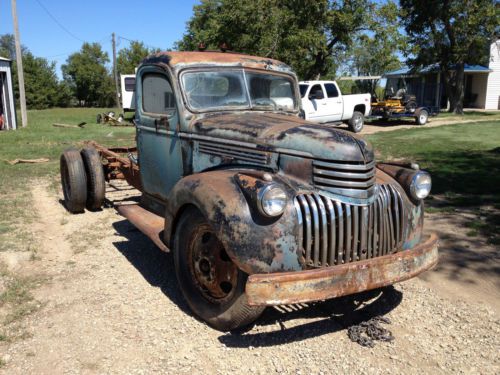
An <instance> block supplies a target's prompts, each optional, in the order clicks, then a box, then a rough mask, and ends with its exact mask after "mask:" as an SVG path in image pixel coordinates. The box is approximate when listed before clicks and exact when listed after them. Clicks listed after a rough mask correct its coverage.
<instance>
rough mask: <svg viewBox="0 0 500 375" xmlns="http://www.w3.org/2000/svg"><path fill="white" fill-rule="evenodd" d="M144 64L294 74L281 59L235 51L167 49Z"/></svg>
mask: <svg viewBox="0 0 500 375" xmlns="http://www.w3.org/2000/svg"><path fill="white" fill-rule="evenodd" d="M143 64H161V65H167V66H169V67H170V68H171V69H173V70H174V71H179V70H181V69H183V68H186V67H199V66H207V67H218V66H236V67H242V68H251V69H263V70H273V71H279V72H283V73H288V74H294V73H293V71H292V68H291V67H290V66H288V65H287V64H285V63H283V62H281V61H278V60H274V59H270V58H265V57H258V56H252V55H245V54H241V53H233V52H215V51H204V52H201V51H182V52H177V51H176V52H170V51H166V52H159V53H156V54H153V55H150V56H148V57H147V58H146V59H144V60H143Z"/></svg>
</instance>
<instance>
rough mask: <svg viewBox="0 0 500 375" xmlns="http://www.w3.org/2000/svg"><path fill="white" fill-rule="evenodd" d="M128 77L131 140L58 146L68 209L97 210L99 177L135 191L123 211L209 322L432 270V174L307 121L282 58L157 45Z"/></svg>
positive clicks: (249, 316)
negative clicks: (428, 221) (427, 217)
mask: <svg viewBox="0 0 500 375" xmlns="http://www.w3.org/2000/svg"><path fill="white" fill-rule="evenodd" d="M136 82H137V83H136V113H135V126H136V147H115V148H107V147H104V146H101V145H99V144H96V143H95V142H89V143H88V144H87V146H86V147H85V148H84V149H83V150H81V151H80V150H76V149H69V150H66V151H65V152H64V153H63V154H62V156H61V179H62V186H63V192H64V199H65V204H66V207H67V208H68V210H69V211H71V212H82V211H83V210H84V209H85V208H87V209H89V210H96V209H100V207H101V206H102V205H103V201H104V194H105V193H104V191H105V181H106V180H111V179H125V180H126V181H127V182H128V183H129V184H130V185H132V186H134V187H136V188H137V189H139V190H140V191H141V192H142V196H141V202H140V204H135V205H122V206H117V209H118V211H119V212H120V213H121V214H122V215H123V216H125V217H126V218H127V219H128V220H130V221H131V222H132V223H133V224H134V225H135V226H136V227H137V228H138V229H140V230H141V231H142V232H144V233H145V234H146V235H147V236H148V237H150V238H151V239H152V240H153V241H154V242H155V244H156V245H157V246H158V247H160V248H161V249H162V250H164V251H170V250H171V251H173V259H174V264H175V270H176V274H177V279H178V282H179V286H180V289H181V290H182V293H183V295H184V297H185V299H186V300H187V302H188V304H189V305H190V307H191V308H192V310H193V312H194V313H195V314H196V315H197V316H198V317H200V318H201V319H202V320H203V321H205V322H207V323H208V324H210V325H211V326H212V327H214V328H216V329H220V330H231V329H235V328H237V327H241V326H244V325H247V324H249V323H251V322H252V321H254V320H255V319H257V317H258V316H259V314H261V312H262V311H263V309H264V308H265V306H270V305H282V304H292V303H299V302H308V301H318V300H325V299H330V298H335V297H339V296H343V295H348V294H353V293H357V292H361V291H365V290H369V289H374V288H379V287H382V286H385V285H390V284H393V283H396V282H399V281H402V280H406V279H409V278H412V277H414V276H416V275H418V274H419V273H421V272H423V271H425V270H428V269H429V268H431V267H433V266H434V265H435V264H436V262H437V257H438V252H437V238H436V236H435V235H431V236H428V237H424V236H423V234H422V227H423V202H422V200H423V199H424V198H425V197H426V196H427V195H428V194H429V192H430V188H431V178H430V176H429V174H428V173H426V172H424V171H421V170H419V168H418V166H417V165H415V164H390V163H377V162H376V161H375V159H374V153H373V150H372V147H371V146H370V144H369V143H367V142H366V141H364V140H363V139H362V138H360V137H358V136H355V135H353V134H351V133H348V132H347V131H343V130H340V129H336V128H332V127H330V126H327V125H318V124H313V123H309V122H307V121H305V120H303V119H302V118H301V117H300V94H299V88H298V80H297V77H296V76H295V74H294V73H293V71H292V70H291V69H290V67H289V66H287V65H286V64H284V63H282V62H279V61H276V60H271V59H268V58H261V57H255V56H248V55H243V54H237V53H223V52H210V51H206V52H166V53H158V54H155V55H152V56H150V57H148V58H147V59H145V60H144V61H143V63H142V64H141V66H140V67H139V69H138V71H137V80H136Z"/></svg>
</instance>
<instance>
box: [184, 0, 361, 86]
mask: <svg viewBox="0 0 500 375" xmlns="http://www.w3.org/2000/svg"><path fill="white" fill-rule="evenodd" d="M369 5H370V1H369V0H344V1H332V0H301V1H297V0H254V1H245V0H202V1H201V4H199V5H196V6H195V7H194V15H193V17H192V18H191V19H190V21H189V22H188V25H187V31H186V33H185V34H184V36H183V38H182V40H180V41H179V42H178V43H177V45H176V46H177V48H178V49H180V50H195V49H196V48H197V46H198V44H199V43H201V42H203V43H204V44H205V45H206V47H207V48H209V49H217V48H218V47H219V45H220V43H222V42H225V43H227V44H229V46H230V47H231V49H232V50H234V51H238V52H245V53H249V54H255V55H258V56H264V57H270V58H275V59H278V60H281V61H284V62H286V63H288V64H289V65H291V66H292V67H293V68H294V69H295V71H296V72H297V73H298V75H299V76H300V77H301V78H303V79H311V78H319V77H324V76H331V75H333V74H334V73H335V68H336V65H337V63H336V60H335V57H336V56H337V55H338V54H339V53H341V52H343V51H345V50H346V49H347V48H348V46H349V45H350V43H351V41H352V35H353V34H354V33H356V32H358V31H359V30H361V29H363V28H364V27H365V19H366V17H367V14H368V11H369V8H370V7H369Z"/></svg>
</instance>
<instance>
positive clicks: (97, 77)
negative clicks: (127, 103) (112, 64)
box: [62, 43, 114, 107]
mask: <svg viewBox="0 0 500 375" xmlns="http://www.w3.org/2000/svg"><path fill="white" fill-rule="evenodd" d="M108 62H109V57H108V54H107V53H106V52H104V51H103V50H102V47H101V45H100V44H99V43H92V44H91V43H83V45H82V48H81V50H80V51H79V52H76V53H73V54H72V55H70V56H69V57H68V59H67V60H66V64H65V65H63V66H62V71H63V77H64V80H65V81H66V82H67V84H68V85H69V87H71V89H72V91H73V93H74V95H75V97H76V99H77V100H78V101H79V103H80V105H83V106H95V105H97V106H99V107H108V106H111V105H113V104H114V88H113V87H114V86H113V80H112V78H111V76H110V74H109V72H108V69H107V68H106V64H107V63H108Z"/></svg>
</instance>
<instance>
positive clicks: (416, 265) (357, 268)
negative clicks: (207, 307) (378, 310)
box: [246, 233, 438, 306]
mask: <svg viewBox="0 0 500 375" xmlns="http://www.w3.org/2000/svg"><path fill="white" fill-rule="evenodd" d="M437 261H438V238H437V235H436V234H434V233H433V234H431V236H430V237H429V238H428V239H427V240H426V241H425V242H421V243H420V244H418V245H417V246H415V247H414V248H413V249H411V250H402V251H399V252H397V253H394V254H390V255H385V256H382V257H378V258H373V259H368V260H363V261H358V262H354V263H348V264H342V265H339V266H333V267H326V268H320V269H315V270H307V271H297V272H283V273H270V274H254V275H250V276H249V277H248V281H247V285H246V294H247V297H248V303H249V304H250V305H253V306H262V305H267V306H271V305H286V304H292V303H300V302H312V301H321V300H325V299H329V298H335V297H341V296H346V295H349V294H354V293H358V292H363V291H365V290H370V289H376V288H380V287H383V286H386V285H391V284H394V283H397V282H400V281H404V280H408V279H411V278H412V277H415V276H417V275H418V274H420V273H422V272H424V271H426V270H428V269H430V268H432V267H434V266H435V265H436V263H437Z"/></svg>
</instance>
